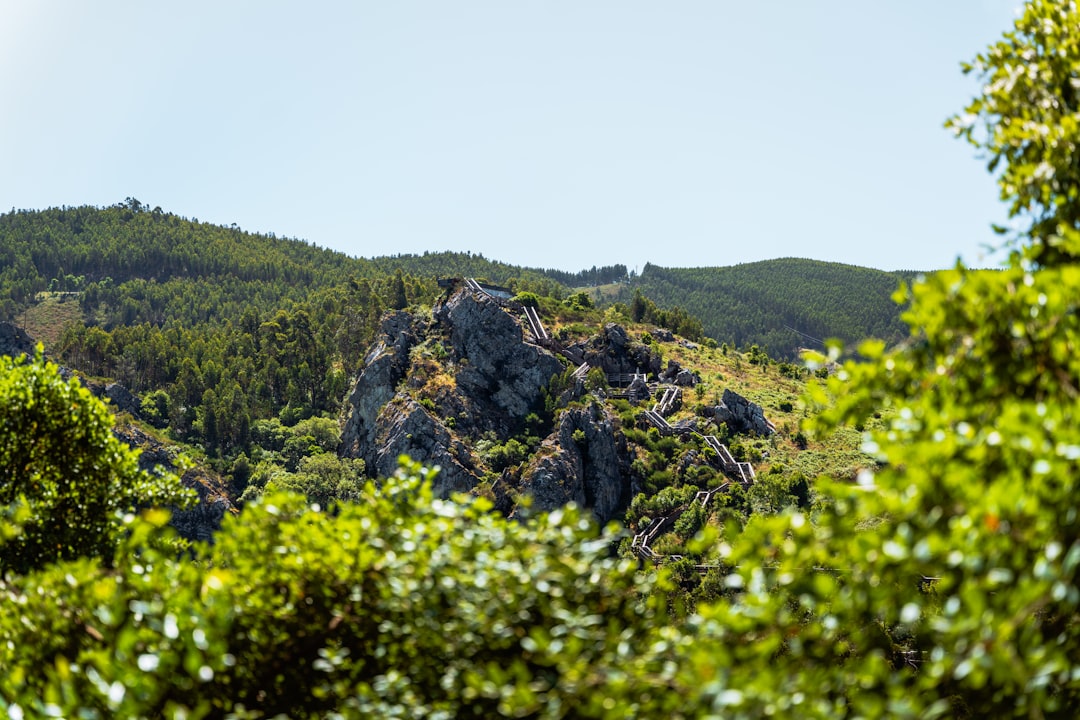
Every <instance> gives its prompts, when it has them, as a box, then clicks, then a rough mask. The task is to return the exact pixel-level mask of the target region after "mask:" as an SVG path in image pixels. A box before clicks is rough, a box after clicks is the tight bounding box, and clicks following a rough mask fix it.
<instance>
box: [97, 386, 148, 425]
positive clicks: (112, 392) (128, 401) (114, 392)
mask: <svg viewBox="0 0 1080 720" xmlns="http://www.w3.org/2000/svg"><path fill="white" fill-rule="evenodd" d="M103 394H104V396H105V397H107V398H108V399H109V402H111V403H112V404H113V407H115V408H116V409H117V410H118V411H119V412H126V413H130V414H131V415H133V416H134V417H137V418H138V417H142V403H141V402H140V401H139V398H138V397H136V396H135V394H134V393H132V392H131V391H130V390H128V389H127V388H126V387H124V386H123V385H121V384H120V383H109V384H108V385H106V386H105V392H104V393H103Z"/></svg>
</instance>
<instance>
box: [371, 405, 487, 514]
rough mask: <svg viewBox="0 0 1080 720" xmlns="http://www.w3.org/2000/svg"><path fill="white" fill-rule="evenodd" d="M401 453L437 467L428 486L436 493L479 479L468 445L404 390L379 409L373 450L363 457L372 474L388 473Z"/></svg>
mask: <svg viewBox="0 0 1080 720" xmlns="http://www.w3.org/2000/svg"><path fill="white" fill-rule="evenodd" d="M402 455H407V456H409V457H411V458H413V459H414V460H419V461H421V462H423V463H424V464H425V465H429V466H432V467H435V466H438V467H439V474H438V475H437V476H436V478H435V482H434V487H433V488H432V489H433V491H434V492H435V494H436V495H438V496H439V497H444V498H445V497H449V496H450V495H451V494H453V493H457V492H468V491H469V490H472V489H473V487H475V486H476V485H477V483H479V482H480V477H479V474H478V473H477V472H476V471H475V469H474V468H473V467H472V466H471V463H469V461H468V458H469V451H468V449H467V448H466V447H465V446H463V445H462V444H461V443H460V442H457V441H455V440H453V438H451V436H450V433H449V432H448V431H447V429H446V428H445V427H444V426H443V424H442V423H441V422H439V421H438V420H436V419H435V418H433V417H432V416H431V415H430V414H428V412H427V411H426V410H425V409H424V408H423V407H421V406H420V404H419V403H417V402H416V401H415V400H413V399H412V398H410V397H409V396H408V395H404V394H402V395H399V396H398V397H396V398H395V399H394V400H393V401H392V402H391V403H389V404H388V405H387V406H386V407H385V408H384V409H383V412H382V413H380V417H379V431H378V435H377V437H376V440H375V446H374V452H372V453H370V454H369V457H370V461H367V458H365V461H367V462H368V464H369V465H370V466H371V469H372V470H373V471H374V474H375V476H376V477H388V476H390V475H392V474H393V472H394V471H395V470H396V469H397V466H398V458H399V457H401V456H402ZM463 461H464V462H463ZM467 463H468V464H467Z"/></svg>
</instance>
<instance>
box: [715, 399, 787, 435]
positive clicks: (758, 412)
mask: <svg viewBox="0 0 1080 720" xmlns="http://www.w3.org/2000/svg"><path fill="white" fill-rule="evenodd" d="M712 416H713V417H714V418H716V421H717V422H724V423H727V426H728V427H729V428H731V431H732V432H734V433H757V434H758V435H772V434H773V433H774V432H776V428H775V427H773V424H772V423H771V422H769V421H768V420H766V419H765V411H764V410H762V409H761V406H760V405H758V404H757V403H752V402H750V401H749V400H747V399H746V398H744V397H743V396H742V395H739V394H738V393H736V392H733V391H732V390H730V389H725V390H724V396H723V398H722V399H721V401H720V404H719V405H717V406H716V407H715V408H713V409H712Z"/></svg>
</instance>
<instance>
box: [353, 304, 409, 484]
mask: <svg viewBox="0 0 1080 720" xmlns="http://www.w3.org/2000/svg"><path fill="white" fill-rule="evenodd" d="M380 330H381V334H380V336H379V339H378V341H376V343H375V345H374V346H373V347H372V348H371V351H370V352H368V354H367V357H366V358H365V359H364V367H363V368H362V369H361V371H360V374H359V375H358V376H357V378H356V382H354V383H353V387H352V391H351V392H350V393H349V399H348V401H347V405H346V407H347V408H348V415H347V416H346V418H345V424H344V426H343V427H342V431H341V448H340V452H341V454H342V455H343V456H344V457H352V458H363V459H364V462H366V463H367V464H368V466H373V465H374V462H375V454H374V450H373V449H374V448H375V435H376V432H377V429H378V417H379V412H380V411H381V410H382V408H383V406H384V405H386V403H388V402H390V400H391V398H393V397H394V394H395V392H396V391H397V386H398V383H400V382H401V380H402V378H404V377H405V373H406V371H407V370H408V369H409V350H410V348H411V347H412V345H413V344H414V343H415V342H416V335H415V333H414V332H413V328H412V316H411V315H409V314H408V313H405V312H399V313H394V314H393V315H389V316H387V317H386V318H385V319H383V322H382V327H381V328H380Z"/></svg>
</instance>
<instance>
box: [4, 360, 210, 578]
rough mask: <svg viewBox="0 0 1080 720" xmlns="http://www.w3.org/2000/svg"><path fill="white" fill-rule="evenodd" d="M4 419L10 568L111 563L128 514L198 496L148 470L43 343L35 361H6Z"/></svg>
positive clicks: (182, 502) (6, 557)
mask: <svg viewBox="0 0 1080 720" xmlns="http://www.w3.org/2000/svg"><path fill="white" fill-rule="evenodd" d="M0 419H2V421H0V513H3V515H4V516H6V517H7V521H8V526H7V527H6V528H5V533H4V536H3V537H0V570H10V571H14V572H17V573H25V572H27V571H29V570H32V569H34V568H39V567H42V566H43V565H45V564H47V563H51V562H55V561H57V560H69V559H73V558H77V557H95V556H96V557H104V558H106V559H109V558H111V556H112V552H113V549H114V548H115V546H116V544H117V541H118V539H119V534H120V532H121V531H122V530H123V527H124V519H123V518H124V515H125V513H130V512H132V511H134V510H135V509H136V508H139V507H149V506H154V505H177V506H184V505H187V504H189V503H190V502H191V500H192V493H191V492H190V491H187V490H185V489H183V487H182V486H181V485H180V481H179V479H178V478H177V477H176V476H175V475H172V474H168V473H148V472H143V471H141V470H139V467H138V452H136V451H134V450H131V449H130V448H128V446H127V445H124V444H123V443H121V442H120V441H119V440H117V439H116V437H115V436H114V435H113V433H112V426H113V417H112V415H110V414H109V411H108V409H107V408H106V407H105V405H104V404H103V403H102V402H101V401H99V400H98V399H97V398H95V397H94V396H93V395H91V394H90V391H88V390H87V389H86V388H84V387H83V386H82V385H81V384H80V383H79V381H78V380H77V379H75V378H72V379H71V380H64V379H63V378H62V377H61V376H60V373H59V370H58V368H57V367H56V365H54V364H53V363H51V362H47V361H46V360H45V359H44V355H43V354H42V350H41V346H40V345H39V346H38V352H37V355H36V356H35V357H34V358H33V359H30V358H27V357H26V356H25V355H23V356H20V357H19V358H18V359H12V358H11V357H8V356H2V357H0Z"/></svg>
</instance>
